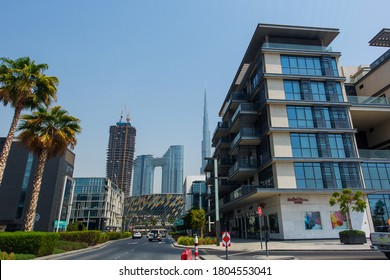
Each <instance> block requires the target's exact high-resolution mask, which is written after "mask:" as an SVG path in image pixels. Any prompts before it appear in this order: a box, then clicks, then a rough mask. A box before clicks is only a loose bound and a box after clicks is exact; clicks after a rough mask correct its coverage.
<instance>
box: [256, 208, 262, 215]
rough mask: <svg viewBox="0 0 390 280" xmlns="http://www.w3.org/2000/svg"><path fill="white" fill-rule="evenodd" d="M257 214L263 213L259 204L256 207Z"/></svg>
mask: <svg viewBox="0 0 390 280" xmlns="http://www.w3.org/2000/svg"><path fill="white" fill-rule="evenodd" d="M257 214H259V216H261V215H263V210H262V209H261V207H260V206H259V207H258V208H257Z"/></svg>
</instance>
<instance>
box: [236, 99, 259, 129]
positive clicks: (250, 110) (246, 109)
mask: <svg viewBox="0 0 390 280" xmlns="http://www.w3.org/2000/svg"><path fill="white" fill-rule="evenodd" d="M258 110H259V104H254V103H241V104H240V105H239V106H238V108H237V110H236V112H235V113H234V115H233V117H232V119H231V121H230V125H229V128H230V132H237V130H238V127H239V121H238V120H239V119H240V118H241V117H242V116H245V117H246V121H248V120H249V119H252V120H253V121H255V120H256V119H257V117H258ZM248 117H249V119H248Z"/></svg>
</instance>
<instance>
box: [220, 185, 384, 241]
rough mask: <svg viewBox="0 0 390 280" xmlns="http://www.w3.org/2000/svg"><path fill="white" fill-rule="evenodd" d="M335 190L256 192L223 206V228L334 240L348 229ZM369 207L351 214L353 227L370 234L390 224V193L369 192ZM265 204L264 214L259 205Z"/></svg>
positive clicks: (238, 233) (241, 234) (243, 234)
mask: <svg viewBox="0 0 390 280" xmlns="http://www.w3.org/2000/svg"><path fill="white" fill-rule="evenodd" d="M330 196H331V193H312V194H309V193H307V194H305V193H293V192H291V193H282V194H280V193H279V194H276V193H275V194H267V195H259V194H258V193H256V194H252V195H250V196H248V197H246V198H245V199H243V200H242V201H241V202H236V203H234V204H231V205H228V206H225V207H224V206H222V207H221V212H220V213H221V218H220V221H221V223H220V224H221V231H230V232H231V235H232V236H233V237H238V238H257V239H258V238H260V230H259V229H261V228H262V229H263V230H266V229H267V230H268V232H269V237H270V239H273V240H294V239H297V240H298V239H333V238H339V232H340V231H342V230H346V229H348V224H347V221H346V218H345V216H343V215H342V214H341V213H340V211H339V208H338V206H333V207H331V206H330V205H329V198H330ZM365 199H366V201H367V202H368V207H367V208H366V210H365V211H364V212H363V213H356V212H352V213H351V219H352V226H353V228H354V229H357V230H362V231H364V232H365V233H366V236H367V237H369V234H370V232H372V231H374V228H375V226H378V225H382V224H387V223H388V219H389V218H390V217H389V213H390V194H380V195H379V194H378V195H366V196H365ZM259 207H261V216H259V214H258V208H259Z"/></svg>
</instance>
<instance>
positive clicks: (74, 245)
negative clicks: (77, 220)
mask: <svg viewBox="0 0 390 280" xmlns="http://www.w3.org/2000/svg"><path fill="white" fill-rule="evenodd" d="M87 247H88V244H87V243H85V242H78V241H66V240H59V241H58V243H57V246H56V249H58V250H63V251H64V252H67V251H73V250H80V249H84V248H87Z"/></svg>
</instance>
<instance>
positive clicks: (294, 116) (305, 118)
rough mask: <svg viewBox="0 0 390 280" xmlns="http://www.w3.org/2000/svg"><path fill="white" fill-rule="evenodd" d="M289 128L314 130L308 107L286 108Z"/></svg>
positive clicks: (311, 115)
mask: <svg viewBox="0 0 390 280" xmlns="http://www.w3.org/2000/svg"><path fill="white" fill-rule="evenodd" d="M287 116H288V123H289V126H290V127H299V128H314V123H313V114H312V112H311V107H308V106H287Z"/></svg>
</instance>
